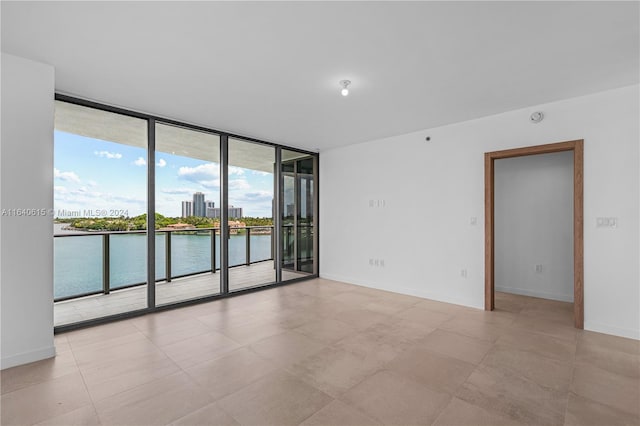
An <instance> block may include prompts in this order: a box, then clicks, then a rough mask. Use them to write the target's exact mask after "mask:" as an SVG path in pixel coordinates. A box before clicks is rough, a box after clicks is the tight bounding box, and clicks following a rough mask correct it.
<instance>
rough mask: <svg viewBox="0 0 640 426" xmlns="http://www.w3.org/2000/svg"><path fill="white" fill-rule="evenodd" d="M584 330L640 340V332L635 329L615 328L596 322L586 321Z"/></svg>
mask: <svg viewBox="0 0 640 426" xmlns="http://www.w3.org/2000/svg"><path fill="white" fill-rule="evenodd" d="M584 329H585V330H589V331H595V332H597V333H604V334H612V335H614V336H620V337H626V338H628V339H635V340H640V330H638V329H633V328H622V327H615V326H611V325H607V324H602V323H599V322H594V321H585V322H584Z"/></svg>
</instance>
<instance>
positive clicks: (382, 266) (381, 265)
mask: <svg viewBox="0 0 640 426" xmlns="http://www.w3.org/2000/svg"><path fill="white" fill-rule="evenodd" d="M380 267H381V268H384V259H380Z"/></svg>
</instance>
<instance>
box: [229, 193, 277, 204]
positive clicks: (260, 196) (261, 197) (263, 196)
mask: <svg viewBox="0 0 640 426" xmlns="http://www.w3.org/2000/svg"><path fill="white" fill-rule="evenodd" d="M233 196H234V201H236V202H239V203H240V202H258V201H271V200H272V199H273V192H270V191H253V192H245V193H243V194H233Z"/></svg>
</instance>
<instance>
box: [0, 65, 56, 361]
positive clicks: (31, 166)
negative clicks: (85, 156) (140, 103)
mask: <svg viewBox="0 0 640 426" xmlns="http://www.w3.org/2000/svg"><path fill="white" fill-rule="evenodd" d="M53 98H54V70H53V67H51V66H48V65H44V64H40V63H37V62H33V61H30V60H26V59H22V58H18V57H16V56H12V55H7V54H4V53H3V54H2V130H1V134H2V145H1V146H0V165H1V167H0V174H1V178H0V185H1V191H0V194H1V195H0V209H1V210H2V211H3V212H4V214H3V215H2V217H1V220H0V229H1V244H0V293H1V301H0V303H1V308H2V310H1V314H0V320H1V323H2V324H1V331H2V336H1V348H0V353H1V364H0V366H1V368H3V369H4V368H8V367H12V366H14V365H19V364H23V363H26V362H31V361H36V360H39V359H43V358H48V357H52V356H54V354H55V349H54V345H53V227H52V226H51V220H52V217H51V215H50V214H47V215H44V216H35V217H34V216H12V215H11V212H10V211H9V212H7V211H6V210H5V209H7V210H9V209H47V210H48V209H52V208H53V117H54V102H53Z"/></svg>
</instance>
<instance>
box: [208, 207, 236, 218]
mask: <svg viewBox="0 0 640 426" xmlns="http://www.w3.org/2000/svg"><path fill="white" fill-rule="evenodd" d="M207 217H210V218H213V219H220V208H218V207H214V208H208V209H207ZM240 218H242V207H233V206H229V219H240Z"/></svg>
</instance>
